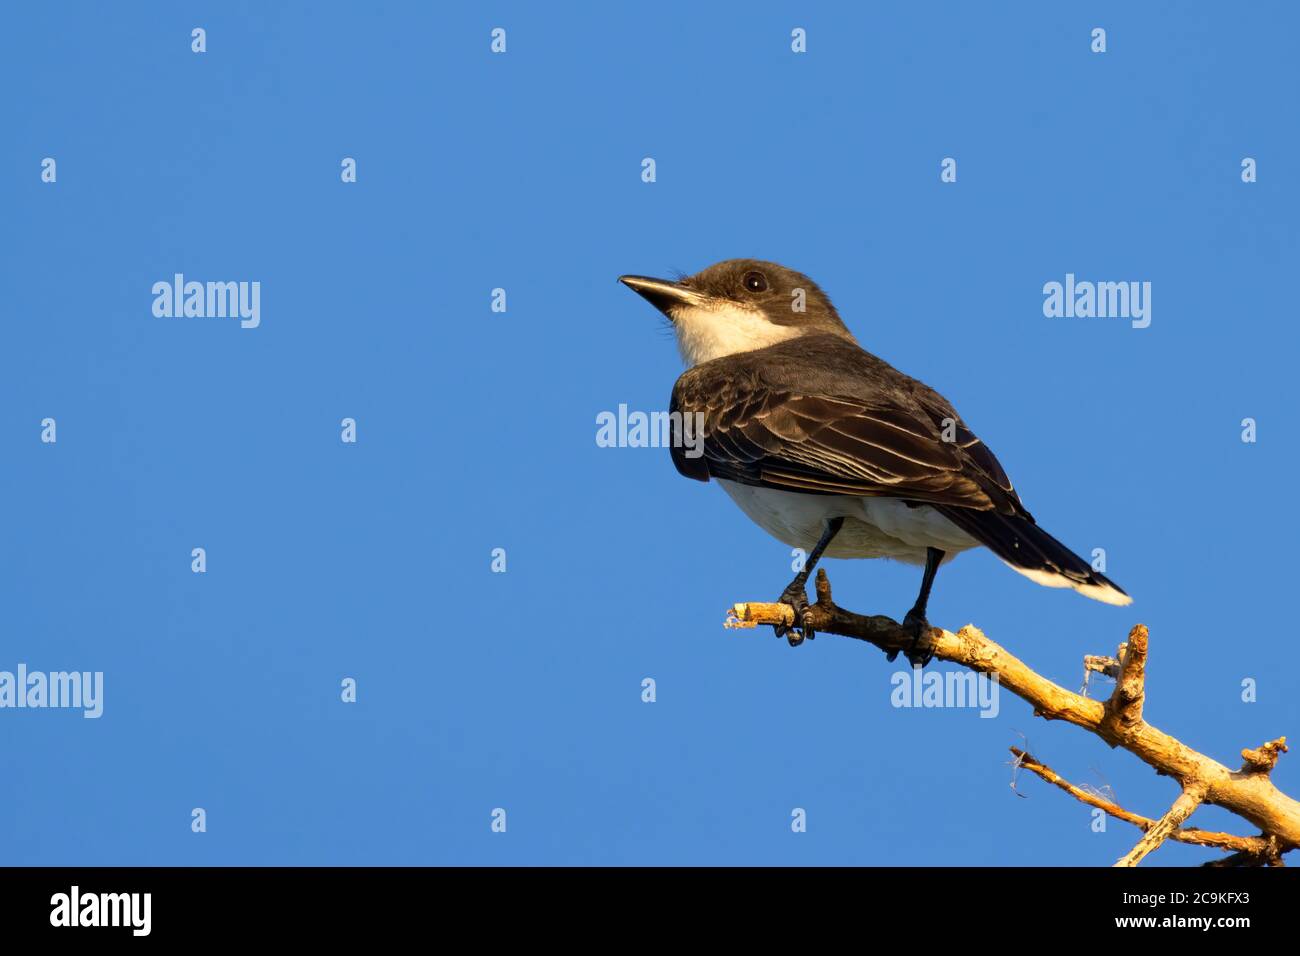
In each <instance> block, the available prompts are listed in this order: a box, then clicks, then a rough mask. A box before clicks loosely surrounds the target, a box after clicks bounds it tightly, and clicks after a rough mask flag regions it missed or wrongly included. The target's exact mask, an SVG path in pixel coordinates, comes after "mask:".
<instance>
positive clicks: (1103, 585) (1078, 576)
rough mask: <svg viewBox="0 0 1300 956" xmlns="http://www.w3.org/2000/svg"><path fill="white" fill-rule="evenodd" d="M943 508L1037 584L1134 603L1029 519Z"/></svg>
mask: <svg viewBox="0 0 1300 956" xmlns="http://www.w3.org/2000/svg"><path fill="white" fill-rule="evenodd" d="M939 510H940V511H941V512H943V514H944V516H945V517H946V518H948V520H949V521H951V522H952V523H953V524H955V525H957V527H959V528H961V529H962V530H963V531H965V532H966V533H967V534H969V535H970V536H971V537H973V538H974V539H975V540H977V541H979V542H980V543H981V544H983V545H985V546H986V547H988V549H989V550H990V551H992V552H993V553H994V554H996V555H997V556H998V557H999V558H1001V559H1002V560H1003V562H1004V563H1006V564H1007V565H1009V566H1010V567H1011V568H1013V569H1014V570H1016V571H1019V572H1020V573H1021V574H1023V575H1024V576H1025V577H1027V578H1029V580H1031V581H1033V582H1034V583H1036V584H1041V585H1043V586H1044V587H1049V588H1074V590H1076V591H1078V592H1079V593H1080V594H1082V595H1083V596H1084V597H1090V598H1092V599H1093V600H1094V601H1103V602H1105V603H1106V604H1117V605H1120V606H1123V605H1125V604H1132V603H1133V599H1132V598H1131V597H1129V596H1128V595H1127V594H1126V593H1124V589H1123V588H1121V587H1120V586H1119V585H1118V584H1116V583H1115V582H1113V581H1111V580H1110V579H1108V578H1107V577H1106V576H1105V575H1104V574H1101V573H1099V572H1097V571H1094V570H1093V569H1092V565H1090V564H1088V562H1087V561H1085V560H1083V558H1081V557H1079V556H1078V555H1077V554H1075V553H1074V552H1073V551H1071V550H1070V549H1069V548H1067V547H1066V546H1065V545H1063V544H1061V542H1059V541H1057V540H1056V539H1055V538H1053V537H1052V536H1051V535H1050V534H1048V533H1047V532H1046V531H1044V530H1043V529H1042V528H1040V527H1038V525H1036V524H1034V522H1033V521H1032V520H1031V519H1029V518H1023V517H1020V516H1019V515H1004V514H998V513H997V512H996V511H975V510H973V509H971V508H944V507H940V508H939Z"/></svg>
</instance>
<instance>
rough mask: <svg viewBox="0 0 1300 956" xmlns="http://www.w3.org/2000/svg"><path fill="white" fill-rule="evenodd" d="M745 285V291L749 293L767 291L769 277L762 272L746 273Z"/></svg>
mask: <svg viewBox="0 0 1300 956" xmlns="http://www.w3.org/2000/svg"><path fill="white" fill-rule="evenodd" d="M744 283H745V289H746V290H748V291H749V292H766V291H767V277H766V276H764V275H763V273H761V272H746V273H745V278H744Z"/></svg>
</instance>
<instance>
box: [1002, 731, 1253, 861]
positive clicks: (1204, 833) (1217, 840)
mask: <svg viewBox="0 0 1300 956" xmlns="http://www.w3.org/2000/svg"><path fill="white" fill-rule="evenodd" d="M1011 752H1012V753H1013V754H1015V755H1016V758H1017V764H1018V765H1019V766H1020V767H1021V768H1023V769H1025V770H1028V771H1030V772H1031V773H1036V774H1038V776H1040V777H1042V778H1043V779H1044V780H1046V781H1047V782H1048V783H1050V784H1052V785H1053V786H1057V787H1060V788H1061V789H1062V790H1064V791H1065V792H1066V793H1068V794H1070V796H1072V797H1074V798H1075V799H1076V800H1079V801H1080V802H1082V803H1086V804H1087V805H1088V806H1090V807H1096V808H1097V809H1099V810H1104V811H1106V813H1108V814H1109V815H1110V816H1112V817H1114V818H1115V819H1117V820H1123V821H1124V822H1125V823H1131V824H1133V825H1134V826H1135V827H1138V828H1139V829H1141V830H1142V831H1144V832H1145V831H1147V830H1150V829H1151V828H1152V827H1154V826H1155V825H1156V823H1157V821H1155V820H1152V819H1150V818H1149V817H1144V816H1142V815H1140V814H1137V813H1132V812H1130V811H1128V810H1125V809H1124V808H1123V807H1121V806H1120V805H1119V804H1117V803H1114V802H1112V801H1110V800H1106V799H1105V798H1103V797H1100V796H1098V795H1097V794H1095V793H1089V792H1088V791H1087V790H1084V789H1083V788H1082V787H1077V786H1075V785H1074V784H1072V783H1070V782H1069V781H1068V780H1066V779H1064V778H1063V777H1061V776H1060V775H1059V774H1058V773H1057V772H1056V771H1055V770H1053V769H1052V768H1051V767H1048V766H1047V765H1046V764H1044V763H1042V762H1040V761H1039V760H1037V759H1035V758H1034V757H1033V756H1032V755H1031V754H1029V753H1026V752H1025V751H1023V750H1021V749H1020V748H1019V747H1012V748H1011ZM1169 838H1170V839H1172V840H1177V841H1178V842H1179V843H1189V844H1192V845H1193V846H1209V847H1215V848H1217V849H1221V850H1234V851H1236V852H1237V853H1239V854H1242V855H1243V856H1248V857H1253V858H1259V857H1266V856H1268V855H1269V854H1270V853H1273V852H1275V851H1276V841H1272V840H1269V839H1266V838H1265V837H1256V836H1237V835H1236V834H1235V833H1218V832H1216V831H1214V830H1198V829H1197V828H1195V827H1184V828H1181V829H1178V830H1175V831H1174V832H1173V833H1171V834H1169Z"/></svg>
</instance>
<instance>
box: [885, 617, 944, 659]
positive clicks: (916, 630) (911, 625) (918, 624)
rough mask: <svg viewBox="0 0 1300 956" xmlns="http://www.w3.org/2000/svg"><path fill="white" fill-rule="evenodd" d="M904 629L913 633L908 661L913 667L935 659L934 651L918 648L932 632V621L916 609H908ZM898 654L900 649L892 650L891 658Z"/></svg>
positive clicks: (904, 619) (908, 651)
mask: <svg viewBox="0 0 1300 956" xmlns="http://www.w3.org/2000/svg"><path fill="white" fill-rule="evenodd" d="M903 629H904V630H906V631H908V632H910V633H911V635H912V646H911V647H909V648H908V649H907V661H908V663H909V664H911V665H912V666H913V667H924V666H925V665H926V664H928V663H930V661H931V660H933V659H934V653H933V652H931V651H929V650H925V651H921V650H918V649H917V645H918V644H920V643H921V638H922V637H923V636H924V635H926V634H928V633H929V632H930V622H929V621H927V620H926V619H925V616H924V615H923V614H917V613H916V612H915V610H912V611H908V612H907V617H905V618H903ZM897 656H898V651H892V652H890V656H889V659H890V660H891V661H892V660H893V659H894V658H895V657H897Z"/></svg>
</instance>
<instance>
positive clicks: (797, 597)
mask: <svg viewBox="0 0 1300 956" xmlns="http://www.w3.org/2000/svg"><path fill="white" fill-rule="evenodd" d="M843 526H844V519H843V518H829V519H827V521H826V530H825V531H823V532H822V536H821V538H820V539H819V540H818V542H817V544H816V546H815V547H814V548H813V549H812V553H811V554H809V555H808V560H807V561H805V562H804V566H803V570H802V571H800V572H799V573H798V574H796V575H795V576H794V580H793V581H791V582H790V584H789V586H788V587H787V588H786V589H785V590H784V591H782V592H781V596H780V597H779V598H778V599H777V600H778V601H779V602H780V603H782V604H789V605H790V606H791V607H792V608H794V619H795V626H794V627H786V626H785V625H784V624H774V625H772V629H773V630H774V631H776V636H777V637H784V638H785V639H786V640H788V641H789V642H790V646H791V647H794V646H795V645H796V644H799V643H801V642H802V641H803V639H804V638H805V637H806V638H808V639H809V640H811V639H812V638H813V637H814V636H815V635H814V634H813V632H812V629H811V628H809V627H806V626H805V625H804V623H803V620H804V615H805V614H806V613H807V611H808V591H807V587H808V575H810V574H812V572H813V569H814V568H815V567H817V562H818V561H819V560H821V556H822V552H823V551H825V550H826V548H827V546H828V545H829V544H830V543H831V539H833V538H834V537H835V535H837V534H839V531H840V528H842V527H843Z"/></svg>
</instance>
